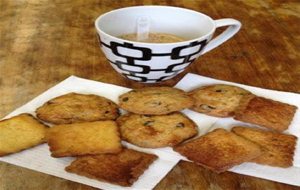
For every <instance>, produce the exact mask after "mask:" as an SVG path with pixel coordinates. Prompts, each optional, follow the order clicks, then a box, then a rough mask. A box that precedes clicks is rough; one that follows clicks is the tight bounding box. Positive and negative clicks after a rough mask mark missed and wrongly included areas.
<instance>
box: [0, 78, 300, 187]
mask: <svg viewBox="0 0 300 190" xmlns="http://www.w3.org/2000/svg"><path fill="white" fill-rule="evenodd" d="M216 83H223V84H232V85H236V86H240V87H243V88H245V89H247V90H249V91H251V92H253V93H254V94H256V95H260V96H264V97H267V98H271V99H274V100H278V101H282V102H286V103H290V104H294V105H296V106H297V107H299V108H300V95H298V94H294V93H287V92H279V91H273V90H266V89H261V88H255V87H250V86H246V85H240V84H236V83H230V82H226V81H220V80H215V79H211V78H207V77H202V76H199V75H194V74H187V75H186V76H185V77H184V78H183V79H182V80H181V81H180V82H179V83H178V84H177V85H176V87H177V88H181V89H184V90H191V89H193V88H196V87H199V86H202V85H209V84H216ZM129 90H130V89H128V88H124V87H120V86H116V85H112V84H106V83H101V82H96V81H91V80H87V79H82V78H78V77H75V76H71V77H69V78H67V79H66V80H64V81H62V82H61V83H59V84H57V85H56V86H54V87H52V88H50V89H49V90H47V91H45V92H44V93H42V94H41V95H39V96H38V97H36V98H34V99H33V100H32V101H30V102H28V103H27V104H25V105H24V106H22V107H20V108H18V109H16V110H15V111H13V112H12V113H10V114H9V115H7V116H6V117H5V118H9V117H12V116H14V115H18V114H20V113H24V112H27V113H31V114H34V111H35V109H36V108H37V107H39V106H41V105H42V104H43V103H45V102H47V101H48V100H49V99H51V98H54V97H57V96H60V95H63V94H66V93H69V92H77V93H83V94H97V95H100V96H104V97H106V98H108V99H111V100H112V101H114V102H117V99H118V96H119V95H120V94H123V93H125V92H128V91H129ZM183 113H185V114H186V115H187V116H188V117H189V118H191V119H192V120H193V121H194V122H196V124H197V125H198V126H199V129H200V135H203V134H205V133H207V132H208V131H210V130H212V129H213V128H215V127H224V128H226V127H228V126H229V125H231V123H232V122H237V121H234V120H233V119H232V120H230V119H220V118H217V117H211V116H207V115H204V114H200V113H196V112H193V111H191V110H184V111H183ZM299 118H300V113H299V110H298V111H297V113H296V117H295V119H294V121H293V123H292V125H291V126H290V128H289V130H288V131H287V132H288V133H291V134H294V135H296V136H298V137H299V138H300V129H299V128H300V127H299V126H300V125H299V120H300V119H299ZM297 126H298V127H297ZM123 144H124V145H126V146H127V147H129V148H132V149H136V150H138V151H143V152H148V153H152V154H156V155H157V156H159V159H158V160H157V161H155V162H154V163H153V164H152V165H151V166H150V168H149V169H148V170H146V171H145V173H144V174H143V175H142V176H141V177H140V178H139V179H138V181H136V182H135V183H134V184H133V186H132V187H126V188H125V187H121V186H118V185H113V184H109V183H105V182H100V181H97V180H93V179H89V178H86V177H82V176H78V175H76V174H72V173H67V172H65V171H64V168H65V167H66V166H67V165H69V163H70V162H71V161H72V160H73V159H74V158H69V157H68V158H53V157H51V156H50V152H49V148H48V146H47V145H46V144H44V145H40V146H37V147H34V148H31V149H28V150H25V151H22V152H20V153H16V154H12V155H9V156H5V157H0V161H4V162H7V163H11V164H14V165H18V166H21V167H25V168H29V169H32V170H36V171H39V172H42V173H46V174H49V175H54V176H57V177H61V178H64V179H68V180H71V181H75V182H78V183H83V184H86V185H89V186H93V187H97V188H101V189H106V190H118V189H128V190H129V189H130V190H134V189H136V190H144V189H145V190H148V189H152V188H154V187H155V185H156V184H157V183H159V181H160V180H161V179H162V178H163V177H164V176H165V175H167V173H168V172H169V171H170V170H171V169H172V168H173V167H174V166H175V165H176V164H177V163H178V161H179V160H180V159H184V160H186V159H185V158H184V157H182V156H181V155H179V154H178V153H176V152H174V151H173V150H172V149H171V148H159V149H148V148H140V147H137V146H134V145H131V144H129V143H126V142H123ZM299 150H300V146H299V143H298V145H297V151H296V155H295V161H294V166H295V167H291V168H288V169H281V168H275V167H269V166H262V165H258V164H252V163H245V164H242V165H240V166H236V167H234V168H233V169H232V170H231V171H233V172H236V173H241V174H246V175H251V176H256V177H260V178H265V179H270V180H273V181H279V182H282V183H288V184H292V185H298V186H300V181H299V180H298V179H297V176H300V168H297V167H300V156H299V155H300V151H299Z"/></svg>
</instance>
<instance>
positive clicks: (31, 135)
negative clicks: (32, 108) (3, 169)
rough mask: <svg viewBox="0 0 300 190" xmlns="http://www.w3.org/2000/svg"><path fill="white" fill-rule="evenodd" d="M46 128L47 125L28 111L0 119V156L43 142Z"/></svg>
mask: <svg viewBox="0 0 300 190" xmlns="http://www.w3.org/2000/svg"><path fill="white" fill-rule="evenodd" d="M47 129H48V126H46V125H44V124H43V123H41V122H40V121H39V120H37V119H36V118H35V117H33V116H32V115H31V114H28V113H23V114H20V115H17V116H14V117H11V118H9V119H4V120H2V121H0V139H1V141H0V156H5V155H8V154H12V153H16V152H20V151H22V150H25V149H29V148H31V147H34V146H36V145H39V144H42V143H44V142H45V134H46V130H47Z"/></svg>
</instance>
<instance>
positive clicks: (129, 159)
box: [65, 149, 157, 186]
mask: <svg viewBox="0 0 300 190" xmlns="http://www.w3.org/2000/svg"><path fill="white" fill-rule="evenodd" d="M156 159H157V156H156V155H153V154H147V153H143V152H138V151H135V150H131V149H123V150H122V151H121V152H119V153H117V154H102V155H93V156H82V157H78V158H77V159H76V160H75V161H73V162H72V163H71V165H69V166H67V167H66V168H65V170H66V171H67V172H71V173H76V174H78V175H82V176H86V177H88V178H93V179H97V180H100V181H107V182H109V183H114V184H118V185H122V186H131V185H132V184H133V183H134V182H135V181H136V180H137V179H138V178H139V176H140V175H142V174H143V173H144V171H145V170H146V169H147V168H148V167H149V165H151V164H152V163H153V161H154V160H156Z"/></svg>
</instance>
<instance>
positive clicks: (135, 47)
mask: <svg viewBox="0 0 300 190" xmlns="http://www.w3.org/2000/svg"><path fill="white" fill-rule="evenodd" d="M142 17H147V18H149V19H150V26H151V32H155V33H167V34H173V35H176V36H180V37H183V38H184V39H188V40H186V41H182V42H175V43H143V42H134V41H128V40H124V39H121V38H118V36H121V35H124V34H131V33H135V32H136V27H137V26H136V23H137V19H138V18H142ZM95 26H96V29H97V33H98V36H99V39H100V46H101V49H102V51H103V52H104V54H105V56H106V58H107V59H108V61H109V62H110V64H111V65H112V67H113V68H114V69H115V70H116V71H117V72H119V73H121V74H122V75H123V76H125V77H126V78H129V79H132V80H135V81H139V82H145V83H155V82H160V81H164V80H167V79H170V78H172V77H174V76H176V75H177V74H178V73H180V72H182V71H184V69H185V68H186V67H187V66H189V65H190V64H191V63H192V62H193V61H194V60H195V59H197V58H198V57H199V56H200V55H203V54H204V53H206V52H208V51H210V50H212V49H214V48H216V47H218V46H219V45H221V44H222V43H224V42H225V41H227V40H228V39H230V38H231V37H232V36H233V35H234V34H236V33H237V32H238V31H239V29H240V27H241V23H240V22H239V21H237V20H235V19H231V18H226V19H219V20H213V19H212V18H210V17H209V16H207V15H205V14H202V13H199V12H196V11H193V10H189V9H183V8H178V7H169V6H136V7H127V8H122V9H117V10H113V11H110V12H108V13H105V14H103V15H101V16H99V17H98V18H97V20H96V21H95ZM223 26H228V28H227V29H226V30H225V31H224V32H223V33H221V34H220V35H218V36H217V37H215V38H214V39H212V37H213V34H214V32H215V30H216V28H218V27H223Z"/></svg>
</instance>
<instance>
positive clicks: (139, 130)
mask: <svg viewBox="0 0 300 190" xmlns="http://www.w3.org/2000/svg"><path fill="white" fill-rule="evenodd" d="M117 123H118V125H119V127H120V132H121V138H122V139H123V140H125V141H128V142H130V143H132V144H135V145H137V146H140V147H146V148H159V147H166V146H175V145H177V144H179V143H181V142H182V141H184V140H186V139H189V138H191V137H193V136H195V135H197V134H198V130H197V126H196V124H195V123H194V122H193V121H192V120H190V119H189V118H188V117H186V116H185V115H183V114H182V113H180V112H175V113H171V114H168V115H152V116H150V115H138V114H133V113H128V114H125V115H123V116H121V117H119V118H118V119H117Z"/></svg>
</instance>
